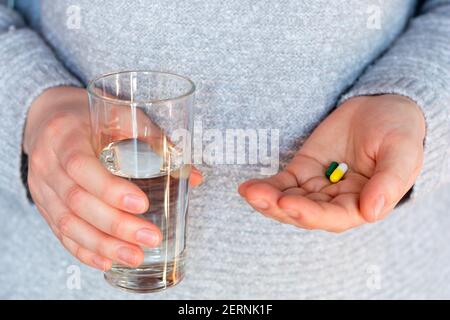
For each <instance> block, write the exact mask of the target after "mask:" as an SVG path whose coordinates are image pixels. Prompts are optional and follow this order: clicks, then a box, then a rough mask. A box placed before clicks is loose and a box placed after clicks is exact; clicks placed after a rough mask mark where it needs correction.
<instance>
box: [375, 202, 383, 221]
mask: <svg viewBox="0 0 450 320" xmlns="http://www.w3.org/2000/svg"><path fill="white" fill-rule="evenodd" d="M383 208H384V197H383V196H379V197H378V198H377V200H376V201H375V204H374V206H373V216H374V218H375V221H377V220H378V219H379V217H380V215H381V212H382V211H383Z"/></svg>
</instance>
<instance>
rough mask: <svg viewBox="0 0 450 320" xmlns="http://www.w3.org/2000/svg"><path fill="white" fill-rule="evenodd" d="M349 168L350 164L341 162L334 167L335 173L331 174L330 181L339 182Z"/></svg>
mask: <svg viewBox="0 0 450 320" xmlns="http://www.w3.org/2000/svg"><path fill="white" fill-rule="evenodd" d="M347 170H348V166H347V164H346V163H344V162H341V163H340V164H339V165H338V167H337V168H336V169H334V171H333V173H332V174H331V175H330V182H331V183H336V182H339V181H340V180H341V179H342V177H343V176H344V175H345V173H346V172H347Z"/></svg>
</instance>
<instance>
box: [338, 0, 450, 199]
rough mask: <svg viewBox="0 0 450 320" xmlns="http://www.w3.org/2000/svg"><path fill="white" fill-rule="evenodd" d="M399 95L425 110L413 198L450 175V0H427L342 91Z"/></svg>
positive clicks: (445, 180) (343, 99)
mask: <svg viewBox="0 0 450 320" xmlns="http://www.w3.org/2000/svg"><path fill="white" fill-rule="evenodd" d="M379 94H399V95H403V96H406V97H409V98H410V99H412V100H413V101H415V102H416V103H417V104H418V105H419V106H420V107H421V109H422V111H423V114H424V116H425V121H426V128H427V131H426V138H425V141H424V152H425V154H424V164H423V168H422V171H421V173H420V175H419V177H418V178H417V180H416V182H415V184H414V187H413V189H412V192H411V194H410V197H412V198H417V197H418V196H420V195H421V194H424V193H426V192H428V191H431V190H433V189H435V188H437V187H438V186H440V185H442V184H443V183H444V182H448V181H449V180H450V179H449V178H450V174H449V170H450V161H449V156H450V152H449V149H450V0H428V1H425V2H424V3H423V5H422V6H421V8H420V10H419V13H418V15H416V16H415V17H414V18H412V19H411V21H410V23H409V25H408V27H407V28H406V30H405V32H404V33H403V34H402V35H401V36H400V37H399V38H398V39H397V40H396V41H395V42H394V43H393V45H392V46H391V47H390V48H389V49H388V50H387V51H386V52H385V53H384V54H383V55H382V56H381V57H380V58H379V59H377V61H375V62H374V63H373V64H372V65H370V66H369V67H368V68H367V69H366V70H365V71H364V73H363V74H362V75H361V77H360V78H359V79H358V80H357V81H356V83H355V84H354V85H353V86H352V87H351V88H350V90H349V92H347V93H346V94H344V96H343V97H342V99H341V100H340V103H342V102H344V101H345V100H347V99H349V98H351V97H355V96H363V95H379Z"/></svg>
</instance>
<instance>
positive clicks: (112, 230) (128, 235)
mask: <svg viewBox="0 0 450 320" xmlns="http://www.w3.org/2000/svg"><path fill="white" fill-rule="evenodd" d="M47 178H48V180H49V181H50V183H51V185H49V186H50V187H51V188H53V190H54V191H55V193H56V194H57V195H58V197H59V199H60V200H61V201H62V202H63V203H64V204H65V205H67V207H68V208H69V209H70V210H71V211H72V212H74V213H75V214H76V215H77V216H78V217H80V218H81V219H82V220H84V221H86V222H88V223H89V224H90V225H92V226H94V227H96V228H97V229H99V230H101V231H103V232H104V233H107V234H109V235H111V236H113V237H116V238H118V239H122V240H124V241H127V242H131V243H135V244H139V245H143V246H146V247H156V246H158V245H159V244H160V242H161V239H162V235H161V232H160V231H159V229H158V227H156V226H155V225H154V224H152V223H150V222H148V221H146V220H144V219H142V218H140V217H137V216H134V215H131V214H129V213H125V212H123V211H120V210H118V209H115V208H113V207H111V206H109V205H108V204H106V203H104V202H103V201H101V200H99V199H97V198H96V197H95V196H93V195H91V194H90V193H88V192H86V191H85V190H84V189H82V188H80V187H79V186H78V185H77V184H76V183H75V182H74V181H73V180H72V179H71V178H70V177H69V176H68V175H67V174H66V173H65V172H64V170H62V168H60V167H59V168H54V170H52V173H51V175H49V176H48V177H47Z"/></svg>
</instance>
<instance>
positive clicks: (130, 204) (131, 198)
mask: <svg viewBox="0 0 450 320" xmlns="http://www.w3.org/2000/svg"><path fill="white" fill-rule="evenodd" d="M123 203H124V205H125V207H127V208H128V209H129V210H133V211H144V210H145V200H144V199H142V198H141V197H140V196H137V195H135V194H127V195H126V196H125V197H124V198H123Z"/></svg>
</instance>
